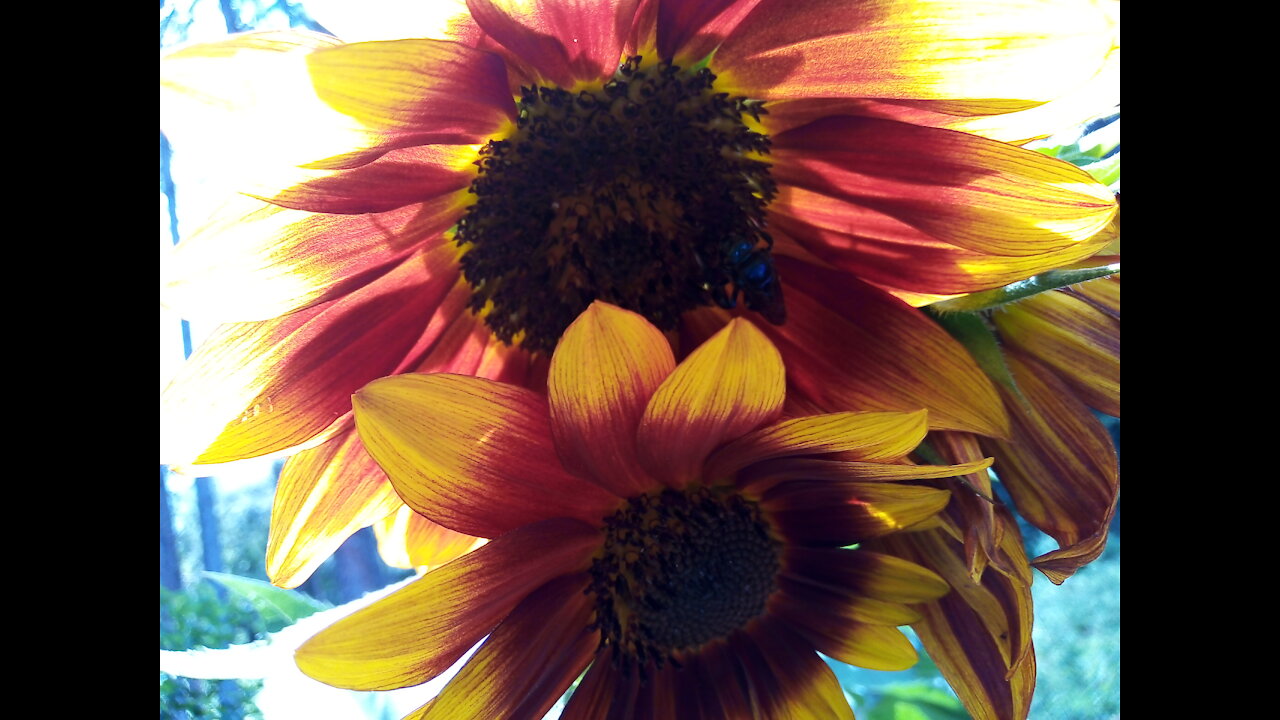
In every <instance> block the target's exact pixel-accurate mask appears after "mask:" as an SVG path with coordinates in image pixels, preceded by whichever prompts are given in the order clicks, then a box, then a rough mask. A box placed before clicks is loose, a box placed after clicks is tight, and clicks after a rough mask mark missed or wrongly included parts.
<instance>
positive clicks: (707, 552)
mask: <svg viewBox="0 0 1280 720" xmlns="http://www.w3.org/2000/svg"><path fill="white" fill-rule="evenodd" d="M780 550H781V544H780V543H779V542H778V541H777V540H775V539H773V537H772V536H771V535H770V533H769V530H768V527H767V526H766V525H765V524H764V522H763V521H762V520H761V517H760V510H759V508H758V507H757V506H756V504H755V503H754V502H751V501H749V500H746V499H744V498H743V497H742V496H740V495H738V494H736V493H732V492H728V491H725V490H723V489H715V488H706V487H701V488H695V489H688V490H685V491H683V492H678V491H675V490H670V489H666V490H663V491H662V492H661V493H657V494H649V495H641V496H639V497H635V498H632V499H631V500H630V501H628V503H627V506H626V507H624V508H622V509H621V510H619V511H618V512H616V513H614V514H613V515H612V516H610V517H609V518H608V519H607V520H606V521H605V542H604V546H603V548H602V550H601V551H600V552H599V553H598V554H597V555H596V558H595V560H594V561H593V563H592V565H591V571H590V572H591V585H590V587H589V588H588V592H589V593H592V594H594V595H595V600H596V620H595V624H594V627H597V628H599V629H600V645H601V648H604V647H608V646H612V647H613V648H614V657H615V659H617V660H618V662H620V663H622V664H623V665H624V666H625V665H634V666H636V667H640V668H643V667H644V666H645V664H646V661H649V660H652V661H654V662H655V663H656V664H657V666H658V667H662V665H663V663H664V662H666V661H668V660H672V661H673V662H674V660H673V658H672V654H673V653H675V652H677V651H688V650H694V649H697V648H698V647H700V646H701V645H703V644H704V643H707V642H709V641H711V640H714V639H716V638H722V637H725V636H727V635H729V633H731V632H733V631H734V630H737V629H738V628H740V627H742V626H743V625H745V624H746V623H747V621H749V620H751V619H752V618H755V617H757V616H759V615H760V614H762V613H763V612H764V610H765V601H766V600H767V599H768V598H769V594H770V593H772V592H773V590H774V588H775V578H776V576H777V574H778V570H779V568H780V567H781V565H780V560H779V557H780V555H779V553H780Z"/></svg>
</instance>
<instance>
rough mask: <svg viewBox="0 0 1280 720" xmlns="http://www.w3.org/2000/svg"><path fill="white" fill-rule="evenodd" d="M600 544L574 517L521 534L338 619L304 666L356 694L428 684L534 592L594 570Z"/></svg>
mask: <svg viewBox="0 0 1280 720" xmlns="http://www.w3.org/2000/svg"><path fill="white" fill-rule="evenodd" d="M599 543H600V533H599V532H597V531H596V530H594V529H592V528H590V527H588V526H586V525H584V524H582V523H580V522H577V521H574V520H569V519H567V518H558V519H555V520H548V521H544V522H541V523H536V524H534V525H529V526H526V527H522V528H520V529H518V530H516V531H514V532H511V533H508V534H507V535H504V536H503V537H500V538H498V539H496V540H494V541H493V542H491V543H489V544H488V545H485V546H484V547H482V548H480V549H478V550H476V551H475V552H472V553H468V554H466V555H463V556H462V557H460V558H458V559H457V560H454V561H453V562H451V563H449V564H447V565H444V566H442V567H440V568H439V569H437V570H433V571H431V572H429V573H427V574H426V575H424V576H422V577H421V578H420V579H418V580H417V581H415V582H413V583H411V584H409V585H407V586H405V587H404V588H402V589H400V590H398V591H396V592H394V593H392V594H391V595H388V596H387V597H385V598H383V599H382V600H379V601H377V602H375V603H374V604H372V605H370V606H368V607H366V608H363V609H361V610H359V611H357V612H355V613H353V614H351V615H349V616H347V617H345V618H343V619H342V620H339V621H338V622H337V623H334V624H333V625H331V626H329V627H328V628H326V629H325V630H323V631H321V632H320V633H319V634H318V635H316V636H315V637H313V638H311V639H310V640H308V641H307V642H305V643H304V644H303V645H302V647H300V648H298V650H297V653H296V654H295V656H294V657H295V660H296V661H297V663H298V667H299V668H300V669H301V670H302V671H303V672H304V673H306V674H307V675H310V676H311V677H313V678H315V679H317V680H319V681H321V682H324V683H327V684H329V685H334V686H336V687H342V688H349V689H352V690H390V689H394V688H399V687H408V686H410V685H417V684H419V683H423V682H426V681H427V680H430V679H431V678H433V677H435V676H436V675H439V674H440V673H441V672H443V671H444V670H446V669H447V668H448V667H449V666H450V665H452V664H453V663H454V662H455V661H456V660H457V659H458V658H459V657H461V656H462V654H463V653H464V652H466V651H467V649H468V648H470V647H471V646H472V645H473V644H475V642H476V641H477V640H479V639H480V638H481V637H483V636H484V635H485V634H486V633H488V632H489V631H490V630H492V629H493V628H494V626H495V625H497V624H498V623H499V622H500V621H501V620H502V618H504V617H506V615H507V613H509V612H510V611H511V609H512V608H514V607H515V606H516V605H517V604H518V603H519V602H520V601H521V600H523V599H524V598H525V597H526V596H527V595H528V594H529V593H531V592H533V591H534V590H536V589H537V588H538V587H540V586H542V585H543V584H544V583H546V582H547V581H548V580H551V579H553V578H555V577H559V576H560V575H564V574H567V573H572V572H579V571H584V570H586V569H587V567H588V565H589V563H590V557H591V553H592V552H593V551H594V550H595V548H597V547H598V546H599ZM530 548H537V552H530Z"/></svg>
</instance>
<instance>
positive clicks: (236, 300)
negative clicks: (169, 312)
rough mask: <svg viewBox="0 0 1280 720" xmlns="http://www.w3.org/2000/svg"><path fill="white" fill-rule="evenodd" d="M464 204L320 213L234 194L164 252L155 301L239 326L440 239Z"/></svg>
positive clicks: (446, 200)
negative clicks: (167, 253) (158, 297)
mask: <svg viewBox="0 0 1280 720" xmlns="http://www.w3.org/2000/svg"><path fill="white" fill-rule="evenodd" d="M462 201H463V197H462V195H460V194H452V195H444V196H441V197H438V198H436V199H435V200H433V201H432V202H429V203H424V204H421V205H409V206H406V207H403V208H400V209H398V210H393V211H390V212H386V213H380V214H370V215H328V214H320V213H311V212H305V211H302V210H288V209H286V208H282V207H280V206H278V205H273V204H269V203H266V202H263V201H261V200H258V199H256V198H251V197H246V196H243V195H241V196H237V197H236V198H235V199H233V200H232V201H230V202H229V203H227V204H226V205H225V206H223V207H222V208H221V209H220V210H219V211H217V213H215V215H214V216H213V217H212V218H210V219H209V221H207V222H206V223H205V224H204V225H203V226H201V227H200V228H199V229H197V230H196V231H195V232H194V233H192V234H191V235H189V236H187V237H186V238H184V239H183V241H182V242H181V243H179V244H178V246H177V247H176V248H175V250H174V252H173V253H172V255H171V256H170V257H168V258H166V262H165V267H164V272H163V275H164V279H165V285H163V286H162V287H161V303H162V304H163V305H165V306H167V307H171V308H173V309H175V310H177V311H179V312H180V313H181V314H182V316H183V317H185V318H188V319H201V320H211V321H215V322H245V321H252V320H267V319H270V318H273V317H277V316H280V315H284V314H286V313H290V312H293V311H295V310H301V309H303V308H307V307H311V306H312V305H316V304H318V303H321V302H325V301H326V300H332V299H334V298H336V297H338V296H340V295H343V294H345V293H348V292H351V291H352V290H354V289H355V288H358V287H360V286H362V285H364V284H365V283H368V282H369V281H370V280H372V279H375V278H377V277H378V276H380V275H381V274H382V273H385V272H386V271H387V270H388V269H389V268H390V267H393V266H394V265H395V264H396V263H398V262H399V261H401V260H403V259H404V257H405V256H406V255H407V254H408V253H410V252H413V251H414V250H416V249H418V248H419V247H422V246H424V245H434V244H436V243H440V242H442V241H443V238H442V237H441V233H443V232H444V231H445V230H447V229H449V227H450V226H452V225H453V224H454V222H456V221H457V219H458V217H460V216H461V214H462ZM229 287H234V288H236V292H233V293H228V292H227V288H229Z"/></svg>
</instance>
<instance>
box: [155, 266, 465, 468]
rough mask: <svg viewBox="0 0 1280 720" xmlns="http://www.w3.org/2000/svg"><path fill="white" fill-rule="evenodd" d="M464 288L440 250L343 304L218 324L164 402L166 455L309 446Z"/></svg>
mask: <svg viewBox="0 0 1280 720" xmlns="http://www.w3.org/2000/svg"><path fill="white" fill-rule="evenodd" d="M457 282H458V266H457V264H456V259H455V251H454V249H453V248H451V247H441V246H438V247H436V248H435V249H432V250H427V251H422V252H418V253H415V254H414V255H412V256H410V257H409V258H408V259H406V260H405V261H404V262H403V263H401V264H400V265H399V266H397V267H396V268H395V269H393V270H392V271H391V272H389V273H387V274H386V275H384V276H382V277H380V278H378V279H377V280H376V281H374V282H371V283H369V284H368V285H366V286H364V287H362V288H360V289H359V290H357V291H355V292H353V293H351V294H349V295H346V296H343V297H341V298H338V299H337V300H332V301H329V302H327V303H323V304H321V305H316V306H314V307H310V308H307V309H306V310H301V311H299V312H296V313H293V314H291V315H285V316H283V317H280V318H276V319H273V320H268V321H265V322H256V323H241V324H235V325H224V326H222V327H220V328H219V329H218V330H216V331H215V332H214V333H213V334H212V335H211V336H210V337H209V339H207V340H206V341H205V342H204V344H203V345H201V346H200V348H199V349H197V350H196V352H195V353H194V354H193V355H192V356H191V358H190V359H189V360H188V361H187V363H186V364H185V365H184V366H183V367H182V368H181V369H180V370H179V372H178V374H177V376H176V377H175V378H174V380H173V382H171V383H170V385H169V387H168V388H167V389H166V390H165V392H164V394H163V396H162V397H161V410H162V412H163V413H164V418H165V420H164V422H163V423H162V428H163V429H164V434H163V435H162V437H161V450H162V457H164V458H165V459H166V460H168V461H169V462H171V463H184V462H187V461H190V460H191V459H192V458H195V462H197V463H222V462H231V461H233V460H242V459H245V458H250V457H258V456H261V455H266V454H269V453H273V452H278V451H282V450H287V449H289V448H293V447H296V446H298V445H300V444H302V443H304V442H307V441H309V440H311V439H312V438H314V437H315V436H316V435H317V434H318V433H320V432H321V431H322V430H324V429H325V428H327V427H329V426H330V424H331V423H333V422H334V420H335V419H336V418H339V417H341V416H342V415H344V414H345V413H347V412H348V411H349V410H350V409H351V393H352V392H354V391H355V390H356V389H357V388H359V387H360V386H361V385H364V384H365V383H367V382H369V381H370V380H372V379H374V378H377V377H382V376H383V375H387V374H388V373H391V372H395V371H397V369H398V368H399V367H400V365H401V364H402V363H403V362H404V361H405V359H406V357H408V356H409V355H410V354H411V353H412V352H413V351H414V348H415V347H416V346H417V344H418V342H419V340H420V339H422V338H423V334H424V329H425V326H426V325H427V323H428V320H429V319H430V318H431V316H432V313H433V312H434V311H435V310H436V309H437V308H438V307H439V305H440V304H441V302H442V301H443V299H444V298H445V296H446V293H448V292H449V290H450V289H451V288H453V286H454V284H455V283H457Z"/></svg>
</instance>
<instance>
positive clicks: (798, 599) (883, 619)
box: [770, 548, 920, 667]
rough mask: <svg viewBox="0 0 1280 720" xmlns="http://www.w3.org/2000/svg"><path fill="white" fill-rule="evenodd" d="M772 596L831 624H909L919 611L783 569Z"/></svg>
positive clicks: (794, 609)
mask: <svg viewBox="0 0 1280 720" xmlns="http://www.w3.org/2000/svg"><path fill="white" fill-rule="evenodd" d="M840 549H841V550H843V551H845V552H859V550H846V549H845V548H840ZM775 600H776V601H778V607H780V606H781V605H782V604H787V605H789V606H790V607H791V610H792V611H796V610H799V611H800V612H805V609H806V608H808V609H812V610H813V611H814V612H815V613H817V614H821V615H826V616H827V619H829V620H832V621H833V623H834V624H847V623H854V624H858V623H865V624H867V625H885V626H893V627H897V626H899V625H909V624H911V623H913V622H916V621H917V620H919V619H920V613H918V612H916V611H915V610H912V609H911V608H909V607H907V605H906V604H905V603H900V602H892V601H888V600H880V599H878V598H872V597H867V596H865V595H862V594H860V593H858V592H857V591H856V590H853V589H851V588H840V587H831V586H830V585H822V584H816V583H810V582H808V580H807V579H806V578H802V577H799V576H795V575H792V574H790V573H788V572H786V571H785V570H784V571H783V574H782V575H781V576H780V577H779V578H778V592H777V593H776V594H775V595H774V596H772V597H771V598H770V603H771V607H772V606H773V605H772V603H773V602H774V601H775ZM837 632H839V631H837ZM851 632H853V631H852V630H851ZM907 644H908V645H909V644H910V643H907ZM828 654H829V653H828ZM911 655H912V657H914V656H915V653H914V652H912V653H911ZM913 662H914V661H913ZM851 664H853V665H857V664H858V663H851ZM862 667H866V666H865V665H864V666H862Z"/></svg>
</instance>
